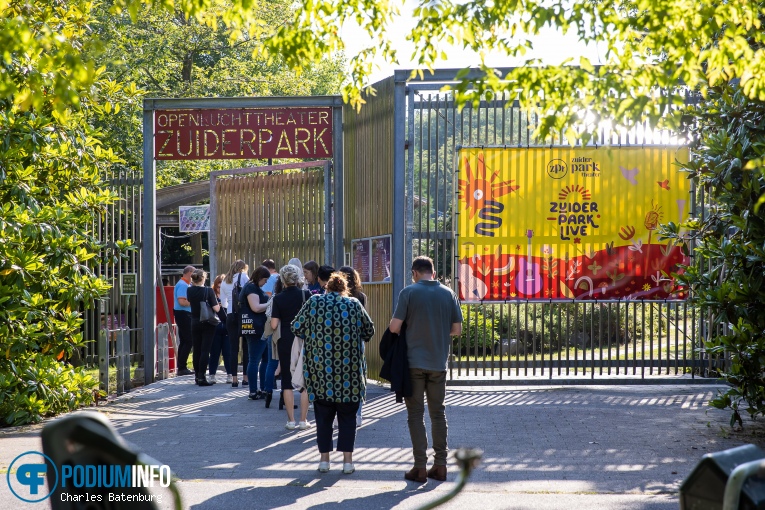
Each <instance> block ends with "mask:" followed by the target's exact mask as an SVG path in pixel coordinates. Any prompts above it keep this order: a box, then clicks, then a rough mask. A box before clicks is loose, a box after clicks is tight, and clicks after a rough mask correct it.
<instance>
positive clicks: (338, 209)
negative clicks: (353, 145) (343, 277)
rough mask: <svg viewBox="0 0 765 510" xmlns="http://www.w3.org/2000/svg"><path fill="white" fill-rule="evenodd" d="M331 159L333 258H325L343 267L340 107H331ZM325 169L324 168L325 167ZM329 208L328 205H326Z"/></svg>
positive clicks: (341, 120)
mask: <svg viewBox="0 0 765 510" xmlns="http://www.w3.org/2000/svg"><path fill="white" fill-rule="evenodd" d="M332 130H333V131H332V147H333V153H332V159H333V165H332V169H333V173H334V179H335V182H334V185H335V197H334V201H333V202H332V212H333V213H334V215H335V218H334V220H335V221H334V236H333V237H334V239H333V241H334V250H333V251H334V254H333V255H334V257H332V256H330V257H327V261H330V260H332V258H334V266H335V267H340V266H343V265H345V260H344V259H345V218H344V217H343V210H344V207H345V197H344V196H343V108H342V106H333V107H332ZM325 168H326V167H325ZM327 206H329V204H327Z"/></svg>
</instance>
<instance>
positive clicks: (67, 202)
mask: <svg viewBox="0 0 765 510" xmlns="http://www.w3.org/2000/svg"><path fill="white" fill-rule="evenodd" d="M88 6H89V4H88V3H86V2H69V3H61V4H58V3H56V4H55V5H54V4H47V3H40V2H29V3H27V2H18V3H16V2H11V3H10V4H8V5H7V6H6V7H5V10H4V11H3V16H2V18H0V46H2V47H3V48H4V55H3V61H2V64H0V83H2V85H0V91H1V92H0V134H2V136H1V137H0V139H1V140H2V141H1V142H0V144H1V145H0V146H1V147H2V148H1V149H0V204H2V205H0V305H1V306H0V353H2V355H0V426H2V425H8V424H18V423H27V422H34V421H39V420H40V419H41V418H42V417H44V416H48V415H51V414H56V413H60V412H62V411H66V410H71V409H76V408H77V407H79V406H80V405H82V404H87V403H89V402H91V401H92V400H93V397H94V394H93V391H94V388H96V387H97V381H95V380H94V379H93V378H92V377H90V376H88V375H86V374H85V373H84V372H83V371H82V369H77V368H72V367H70V366H68V365H67V364H65V363H64V361H65V360H66V359H67V358H68V357H69V356H70V355H72V353H73V352H74V350H75V349H77V348H79V347H82V334H81V331H80V328H81V322H82V320H81V310H82V308H83V307H87V306H92V304H93V303H94V301H95V300H96V299H98V298H99V297H100V296H101V295H102V294H103V293H104V292H105V291H106V289H107V288H108V285H107V283H106V282H105V281H104V280H102V279H100V278H97V277H96V276H95V275H94V274H93V273H92V271H91V270H90V269H89V265H90V264H91V263H92V262H93V261H94V260H95V259H96V257H98V256H99V255H101V254H105V256H107V257H114V256H119V249H120V248H125V247H126V245H127V243H122V246H119V247H114V248H112V249H109V250H105V247H103V246H101V245H100V244H99V240H98V239H97V237H96V236H95V235H94V233H93V231H92V225H93V222H94V218H96V217H98V216H99V215H102V214H104V212H105V208H106V206H107V205H108V204H109V203H111V201H112V200H113V198H114V197H113V196H112V194H111V193H110V192H109V191H106V190H104V189H102V188H101V186H100V174H101V173H102V172H103V171H104V170H105V169H106V168H108V167H109V166H111V165H115V164H118V163H119V161H120V160H119V158H118V157H117V156H116V155H115V154H114V152H113V151H112V150H111V149H106V148H104V147H103V146H102V145H101V144H100V143H99V141H98V133H97V132H96V131H95V130H94V129H93V127H92V124H93V122H92V121H93V119H95V118H97V117H99V116H100V115H101V114H102V112H103V111H104V108H105V107H106V105H113V104H116V103H117V102H120V103H125V102H127V101H129V100H130V98H131V95H132V93H133V92H134V91H133V90H131V89H130V88H124V87H122V86H120V85H117V84H115V83H114V82H111V81H109V80H106V79H105V78H104V77H103V70H102V69H96V68H94V67H93V66H91V65H88V64H87V63H85V62H83V61H82V60H81V59H80V58H79V54H80V52H81V51H82V49H83V48H85V47H86V46H87V44H88V37H87V32H88V21H89V18H88V16H87V12H88Z"/></svg>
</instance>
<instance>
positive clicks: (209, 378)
mask: <svg viewBox="0 0 765 510" xmlns="http://www.w3.org/2000/svg"><path fill="white" fill-rule="evenodd" d="M205 381H207V382H208V383H209V384H215V376H214V375H209V374H208V375H206V376H205Z"/></svg>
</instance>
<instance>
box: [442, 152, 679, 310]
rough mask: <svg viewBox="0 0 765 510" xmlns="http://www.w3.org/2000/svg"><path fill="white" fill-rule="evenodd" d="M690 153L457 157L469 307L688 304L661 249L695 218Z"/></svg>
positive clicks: (462, 271) (671, 249) (674, 262)
mask: <svg viewBox="0 0 765 510" xmlns="http://www.w3.org/2000/svg"><path fill="white" fill-rule="evenodd" d="M687 161H688V150H687V149H686V148H668V147H625V148H616V147H610V148H609V147H603V148H565V147H563V148H558V147H556V148H482V149H477V148H469V149H462V150H461V151H460V153H459V177H458V183H457V186H458V197H459V198H458V204H457V213H458V221H457V229H458V233H459V237H458V254H459V264H458V277H459V283H460V295H461V298H462V299H463V300H464V301H468V302H470V301H487V300H488V301H494V300H500V301H504V300H507V299H528V298H542V299H569V300H570V299H599V300H608V299H621V300H623V299H682V298H684V297H685V296H684V294H683V292H682V289H678V288H677V287H676V285H675V281H674V278H673V276H672V274H673V273H676V272H677V271H678V264H684V263H687V262H688V261H687V259H686V257H685V256H684V255H683V253H682V252H681V250H680V248H679V247H678V246H673V245H671V244H668V243H667V242H666V241H664V242H660V241H659V239H658V235H657V229H658V227H659V225H660V224H662V223H669V222H675V223H678V222H681V221H683V220H684V219H686V218H687V216H688V214H689V213H690V206H691V202H690V181H689V180H688V179H687V176H686V175H685V174H683V173H681V172H680V171H679V168H678V166H677V164H676V163H677V162H687Z"/></svg>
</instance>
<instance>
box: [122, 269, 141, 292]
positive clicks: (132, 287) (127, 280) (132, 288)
mask: <svg viewBox="0 0 765 510" xmlns="http://www.w3.org/2000/svg"><path fill="white" fill-rule="evenodd" d="M120 294H121V295H123V296H135V295H137V294H138V274H136V273H122V274H121V275H120Z"/></svg>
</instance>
